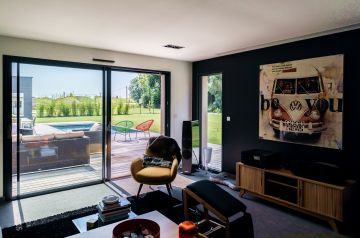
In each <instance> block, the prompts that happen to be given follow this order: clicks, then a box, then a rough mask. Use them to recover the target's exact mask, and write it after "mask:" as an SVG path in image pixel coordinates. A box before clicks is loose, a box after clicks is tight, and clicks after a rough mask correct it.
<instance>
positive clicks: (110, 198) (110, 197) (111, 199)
mask: <svg viewBox="0 0 360 238" xmlns="http://www.w3.org/2000/svg"><path fill="white" fill-rule="evenodd" d="M102 202H103V203H105V204H108V205H111V204H115V203H118V202H119V197H118V196H116V195H108V196H105V197H103V199H102Z"/></svg>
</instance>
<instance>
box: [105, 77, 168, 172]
mask: <svg viewBox="0 0 360 238" xmlns="http://www.w3.org/2000/svg"><path fill="white" fill-rule="evenodd" d="M161 95H162V87H161V76H160V75H159V74H145V73H134V72H121V71H113V72H112V74H111V115H112V118H111V124H112V128H111V129H112V130H111V177H112V178H117V177H122V176H128V175H130V164H131V161H133V160H134V159H137V158H139V157H142V156H143V155H144V153H145V149H146V144H147V141H148V139H149V137H151V136H158V135H160V134H162V132H161V131H162V129H161V128H162V126H161V103H162V102H161Z"/></svg>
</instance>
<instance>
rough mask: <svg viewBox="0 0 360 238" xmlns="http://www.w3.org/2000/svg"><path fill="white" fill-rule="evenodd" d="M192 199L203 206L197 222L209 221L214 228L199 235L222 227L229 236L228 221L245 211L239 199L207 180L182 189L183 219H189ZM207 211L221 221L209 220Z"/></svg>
mask: <svg viewBox="0 0 360 238" xmlns="http://www.w3.org/2000/svg"><path fill="white" fill-rule="evenodd" d="M194 200H195V201H196V203H200V204H201V205H202V206H203V208H204V216H205V218H204V219H203V220H202V221H200V222H199V223H209V222H210V223H211V224H212V225H215V228H213V229H212V230H210V231H208V232H206V233H203V234H200V237H207V236H208V235H209V234H211V233H212V232H213V231H216V230H218V229H221V228H224V229H225V234H226V237H227V238H230V237H231V231H230V223H231V222H233V221H235V220H237V219H239V218H241V217H242V216H244V214H245V213H246V206H245V205H244V204H243V203H242V202H241V201H239V200H237V199H236V198H234V197H233V196H231V195H230V194H229V193H227V192H226V191H225V190H223V189H222V188H220V187H219V186H218V185H216V184H215V183H214V182H211V181H209V180H201V181H197V182H194V183H192V184H190V185H188V186H187V187H186V188H185V189H184V190H183V202H184V215H185V220H189V206H190V202H191V201H194ZM209 211H210V212H212V213H213V214H214V215H215V216H216V217H217V218H218V219H219V220H220V221H221V223H217V222H214V221H212V220H209V215H208V212H209ZM251 225H252V223H251Z"/></svg>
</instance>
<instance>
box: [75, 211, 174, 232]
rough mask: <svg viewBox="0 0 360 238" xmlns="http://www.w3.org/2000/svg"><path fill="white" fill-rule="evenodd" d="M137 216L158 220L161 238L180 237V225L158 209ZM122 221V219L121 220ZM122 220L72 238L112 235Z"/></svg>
mask: <svg viewBox="0 0 360 238" xmlns="http://www.w3.org/2000/svg"><path fill="white" fill-rule="evenodd" d="M136 218H144V219H150V220H153V221H155V222H157V223H158V224H159V226H160V237H161V238H174V237H178V225H177V224H176V223H174V222H172V221H171V220H169V219H168V218H167V217H165V216H164V215H162V214H161V213H160V212H158V211H152V212H149V213H145V214H142V215H140V216H137V217H136ZM121 222H122V221H121ZM119 223H120V222H115V223H112V224H109V225H107V226H103V227H99V228H96V229H94V230H90V231H87V232H83V233H80V234H77V235H73V236H69V237H71V238H99V237H112V231H113V229H114V227H115V226H116V225H117V224H119Z"/></svg>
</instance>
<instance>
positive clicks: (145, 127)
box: [135, 119, 154, 138]
mask: <svg viewBox="0 0 360 238" xmlns="http://www.w3.org/2000/svg"><path fill="white" fill-rule="evenodd" d="M153 124H154V120H153V119H150V120H147V121H144V122H142V123H140V124H138V125H137V126H135V129H136V130H137V131H136V138H137V133H138V132H143V133H144V137H146V132H147V133H148V134H149V138H150V127H151V126H152V125H153Z"/></svg>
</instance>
